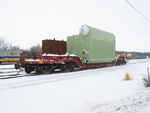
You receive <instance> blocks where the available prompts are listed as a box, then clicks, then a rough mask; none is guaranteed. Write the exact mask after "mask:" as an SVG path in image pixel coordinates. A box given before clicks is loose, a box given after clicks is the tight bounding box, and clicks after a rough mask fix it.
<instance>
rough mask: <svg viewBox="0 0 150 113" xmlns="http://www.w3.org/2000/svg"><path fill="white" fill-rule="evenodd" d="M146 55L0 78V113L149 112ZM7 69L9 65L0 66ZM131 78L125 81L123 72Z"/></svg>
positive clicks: (149, 63) (149, 91)
mask: <svg viewBox="0 0 150 113" xmlns="http://www.w3.org/2000/svg"><path fill="white" fill-rule="evenodd" d="M147 67H150V59H144V60H132V61H129V63H128V64H127V65H125V66H114V67H107V68H100V69H89V70H83V71H77V72H68V73H57V74H49V75H45V74H43V75H40V76H28V77H26V76H25V75H26V74H25V73H24V72H21V73H20V74H21V75H22V76H23V77H20V78H13V79H7V80H4V79H3V80H0V112H1V113H150V88H146V87H144V85H143V80H142V79H143V77H144V76H146V75H147ZM5 68H10V69H7V70H8V71H10V72H11V70H13V69H12V68H13V66H12V65H6V66H5V67H4V65H1V66H0V72H5V71H6V69H5ZM127 72H128V73H129V75H130V76H132V78H133V79H132V80H129V81H125V80H124V77H125V74H126V73H127Z"/></svg>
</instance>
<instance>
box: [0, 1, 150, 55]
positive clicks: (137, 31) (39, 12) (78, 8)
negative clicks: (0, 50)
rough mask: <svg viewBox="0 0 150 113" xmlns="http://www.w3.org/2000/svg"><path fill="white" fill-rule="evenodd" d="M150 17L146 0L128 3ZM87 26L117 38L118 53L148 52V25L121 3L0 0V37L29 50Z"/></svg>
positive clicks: (149, 9) (149, 6)
mask: <svg viewBox="0 0 150 113" xmlns="http://www.w3.org/2000/svg"><path fill="white" fill-rule="evenodd" d="M128 1H129V2H130V3H132V4H133V5H134V6H135V7H136V8H137V9H138V10H140V11H141V12H142V13H143V14H144V15H145V16H146V17H148V18H150V1H149V0H128ZM83 24H87V25H89V26H93V27H96V28H99V29H102V30H105V31H108V32H111V33H113V34H115V35H116V48H117V50H125V51H142V52H144V51H150V22H148V21H146V20H145V19H144V18H143V17H142V16H141V15H140V14H138V13H137V12H136V11H135V10H134V9H133V8H132V7H130V6H129V5H128V4H127V3H126V2H125V1H124V0H0V37H3V38H4V39H5V40H7V41H9V42H10V43H12V44H13V45H18V46H20V47H21V48H29V47H30V46H32V45H35V44H36V43H41V41H42V39H53V38H55V39H64V40H66V37H67V36H69V35H73V34H78V32H79V28H80V26H81V25H83Z"/></svg>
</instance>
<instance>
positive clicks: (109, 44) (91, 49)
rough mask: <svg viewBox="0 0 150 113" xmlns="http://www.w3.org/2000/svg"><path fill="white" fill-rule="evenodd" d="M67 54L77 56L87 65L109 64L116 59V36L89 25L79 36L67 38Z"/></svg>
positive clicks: (82, 29)
mask: <svg viewBox="0 0 150 113" xmlns="http://www.w3.org/2000/svg"><path fill="white" fill-rule="evenodd" d="M67 52H68V53H70V54H75V55H77V56H79V57H80V58H81V59H84V60H85V59H86V61H87V63H103V62H104V63H105V62H106V63H107V62H112V61H113V60H114V59H115V35H114V34H112V33H109V32H106V31H102V30H99V29H96V28H93V27H90V26H87V25H83V26H81V28H80V34H79V35H73V36H69V37H67Z"/></svg>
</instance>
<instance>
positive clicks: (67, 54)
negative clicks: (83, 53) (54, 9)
mask: <svg viewBox="0 0 150 113" xmlns="http://www.w3.org/2000/svg"><path fill="white" fill-rule="evenodd" d="M42 56H76V55H75V54H69V53H66V54H64V55H58V54H46V53H44V54H43V55H42Z"/></svg>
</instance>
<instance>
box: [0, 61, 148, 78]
mask: <svg viewBox="0 0 150 113" xmlns="http://www.w3.org/2000/svg"><path fill="white" fill-rule="evenodd" d="M146 62H147V61H137V62H131V63H128V64H127V65H134V64H137V63H146ZM119 67H120V68H122V67H124V66H119ZM111 68H112V70H116V69H118V66H114V67H111ZM103 69H104V68H103ZM105 69H106V70H107V68H105ZM88 70H89V69H88ZM59 73H61V72H59V71H58V72H55V73H53V75H55V74H59ZM66 73H67V72H66ZM42 75H48V74H42ZM31 76H36V74H35V73H31V74H26V75H24V76H22V75H21V74H20V71H18V70H15V69H14V66H13V65H12V66H10V65H9V66H8V68H7V67H3V65H1V66H0V80H3V79H12V78H19V77H31Z"/></svg>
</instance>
